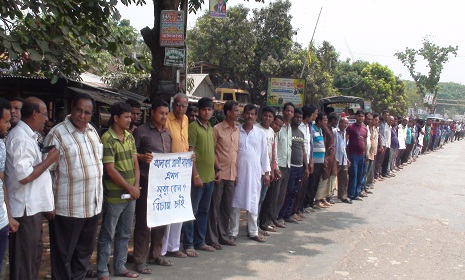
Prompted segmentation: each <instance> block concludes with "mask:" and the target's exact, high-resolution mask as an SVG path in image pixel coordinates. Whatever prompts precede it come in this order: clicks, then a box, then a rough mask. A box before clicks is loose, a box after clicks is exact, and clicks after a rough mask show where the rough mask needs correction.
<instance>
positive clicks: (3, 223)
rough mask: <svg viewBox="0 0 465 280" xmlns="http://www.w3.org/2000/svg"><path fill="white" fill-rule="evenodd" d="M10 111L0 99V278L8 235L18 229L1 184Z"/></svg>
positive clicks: (5, 101)
mask: <svg viewBox="0 0 465 280" xmlns="http://www.w3.org/2000/svg"><path fill="white" fill-rule="evenodd" d="M10 109H11V105H10V103H9V102H8V101H7V100H6V99H3V98H0V276H4V274H3V273H2V265H3V258H4V256H5V252H6V249H7V244H8V233H9V232H10V231H11V232H16V231H18V227H19V223H18V222H17V221H16V220H15V219H14V218H13V217H12V216H11V211H10V207H9V204H8V189H7V187H6V185H5V184H4V183H3V181H4V171H5V161H6V148H5V143H4V142H3V140H4V138H5V136H6V134H7V132H8V129H10V126H11V125H10V119H11V114H10Z"/></svg>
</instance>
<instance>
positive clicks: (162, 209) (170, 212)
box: [147, 152, 195, 227]
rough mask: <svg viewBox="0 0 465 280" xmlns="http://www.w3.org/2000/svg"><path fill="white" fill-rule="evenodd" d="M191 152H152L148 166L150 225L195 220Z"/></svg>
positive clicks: (148, 216)
mask: <svg viewBox="0 0 465 280" xmlns="http://www.w3.org/2000/svg"><path fill="white" fill-rule="evenodd" d="M191 156H192V152H186V153H169V154H157V153H154V154H153V160H152V162H151V163H150V169H149V184H148V195H147V226H148V227H156V226H162V225H168V224H172V223H180V222H184V221H189V220H194V219H195V218H194V214H193V212H192V203H191V195H190V194H191V178H192V159H191Z"/></svg>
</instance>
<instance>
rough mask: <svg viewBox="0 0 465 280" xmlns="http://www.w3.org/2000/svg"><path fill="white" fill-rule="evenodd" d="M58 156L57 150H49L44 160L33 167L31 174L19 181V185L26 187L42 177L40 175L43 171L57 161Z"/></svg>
mask: <svg viewBox="0 0 465 280" xmlns="http://www.w3.org/2000/svg"><path fill="white" fill-rule="evenodd" d="M59 155H60V152H59V151H58V150H57V149H55V148H53V149H52V150H50V152H48V154H47V157H46V158H45V160H43V161H42V162H41V163H39V164H37V165H36V166H34V167H33V171H32V173H31V174H29V175H28V176H27V177H26V178H24V179H22V180H20V181H19V183H20V184H22V185H26V184H28V183H30V182H32V181H34V180H35V179H37V178H39V176H40V175H42V173H44V171H45V170H47V169H48V168H49V167H50V165H52V164H53V163H54V162H56V161H57V160H58V156H59Z"/></svg>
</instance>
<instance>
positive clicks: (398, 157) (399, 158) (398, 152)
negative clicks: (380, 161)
mask: <svg viewBox="0 0 465 280" xmlns="http://www.w3.org/2000/svg"><path fill="white" fill-rule="evenodd" d="M404 152H405V149H399V150H397V157H396V166H401V165H402V160H401V159H402V155H403V154H404Z"/></svg>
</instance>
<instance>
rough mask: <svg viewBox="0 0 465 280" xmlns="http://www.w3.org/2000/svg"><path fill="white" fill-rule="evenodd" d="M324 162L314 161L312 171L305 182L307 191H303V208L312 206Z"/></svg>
mask: <svg viewBox="0 0 465 280" xmlns="http://www.w3.org/2000/svg"><path fill="white" fill-rule="evenodd" d="M324 166H325V165H324V163H315V164H314V166H313V173H312V175H310V178H309V179H308V183H307V192H306V193H305V200H304V208H307V207H313V202H315V196H316V191H317V190H318V184H319V183H320V178H321V174H322V173H323V168H324Z"/></svg>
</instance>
